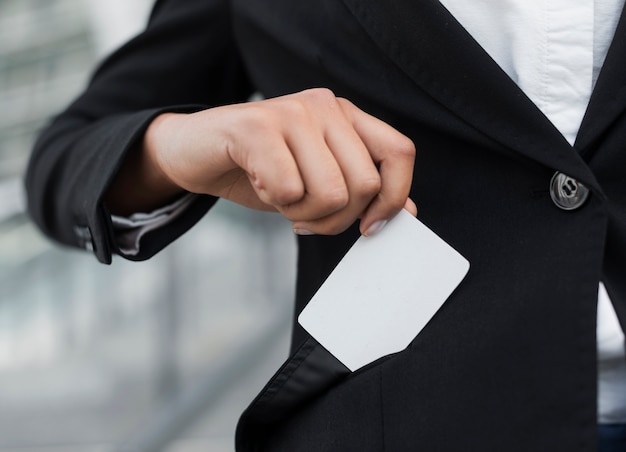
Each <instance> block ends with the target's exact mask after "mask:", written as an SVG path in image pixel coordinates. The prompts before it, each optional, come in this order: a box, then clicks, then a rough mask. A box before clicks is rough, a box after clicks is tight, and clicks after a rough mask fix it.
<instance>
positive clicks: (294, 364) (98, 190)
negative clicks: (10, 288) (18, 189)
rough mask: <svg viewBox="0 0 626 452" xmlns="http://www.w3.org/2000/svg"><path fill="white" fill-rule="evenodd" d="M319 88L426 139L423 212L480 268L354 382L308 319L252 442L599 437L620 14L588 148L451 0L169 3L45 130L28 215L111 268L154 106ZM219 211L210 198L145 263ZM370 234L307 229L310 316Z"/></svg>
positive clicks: (548, 441)
mask: <svg viewBox="0 0 626 452" xmlns="http://www.w3.org/2000/svg"><path fill="white" fill-rule="evenodd" d="M311 87H327V88H330V89H331V90H333V91H334V93H335V94H336V95H338V96H342V97H346V98H348V99H350V100H351V101H352V102H354V103H355V104H356V105H357V106H358V107H360V108H362V109H363V110H365V111H367V112H368V113H370V114H372V115H374V116H377V117H379V118H380V119H382V120H384V121H386V122H388V123H389V124H391V125H392V126H394V127H395V128H397V129H398V130H400V131H401V132H402V133H404V134H405V135H407V136H408V137H410V138H411V139H412V140H413V141H414V143H415V145H416V149H417V155H416V163H415V173H414V183H413V187H412V190H411V197H412V198H413V199H414V200H415V201H416V203H417V205H418V207H419V218H420V219H421V220H422V221H423V222H424V223H426V224H427V225H428V226H429V227H430V228H432V229H433V230H434V231H435V232H436V233H437V234H439V235H440V236H441V237H442V238H444V239H445V240H446V241H447V242H448V243H450V244H451V245H452V246H453V247H454V248H456V249H457V250H459V252H460V253H461V254H463V255H464V256H465V257H466V258H467V259H468V260H469V261H470V263H471V269H470V272H469V274H468V276H467V277H466V278H465V280H464V281H463V282H462V283H461V285H460V286H459V287H458V288H457V290H456V291H455V292H454V293H453V294H452V296H451V297H450V298H449V299H448V301H447V302H446V303H445V305H444V306H443V308H442V309H441V310H440V311H439V312H438V313H437V314H436V315H435V317H434V318H433V319H432V321H431V322H430V323H429V324H428V325H427V326H426V328H425V329H424V330H423V331H422V333H421V334H420V335H419V336H418V337H417V338H416V339H415V340H414V341H413V343H412V344H411V345H410V346H409V348H408V349H407V350H405V351H403V352H401V353H397V354H394V355H393V356H388V357H385V358H382V359H381V360H379V361H376V362H374V363H372V364H371V365H369V366H367V367H366V368H364V369H361V370H359V371H357V372H355V373H352V374H350V373H348V372H347V370H346V369H345V368H343V366H341V365H340V364H339V363H338V362H336V361H335V360H334V358H332V357H331V356H329V355H328V354H327V353H326V352H325V351H324V350H323V349H322V348H321V347H320V346H319V345H317V344H316V343H315V341H314V340H312V339H311V338H310V337H308V335H307V334H306V333H305V332H304V331H303V330H302V329H301V328H300V327H298V326H297V325H295V324H294V333H293V347H292V351H293V355H292V356H291V358H290V359H289V360H288V361H287V362H286V363H285V365H284V366H283V368H282V369H281V370H280V371H279V372H278V373H277V374H276V376H275V377H274V378H273V379H272V381H271V382H270V383H269V384H268V386H267V387H266V388H265V390H264V391H263V392H262V393H261V394H260V395H259V397H258V398H257V399H256V400H255V402H254V403H253V404H252V405H251V406H250V408H249V409H248V410H247V411H246V413H245V414H244V416H243V417H242V420H241V421H240V425H239V429H238V433H237V448H238V450H246V451H247V450H268V451H300V452H302V451H316V452H319V451H342V452H346V451H359V452H366V451H382V450H386V451H394V452H395V451H413V450H423V451H429V452H432V451H445V452H451V451H473V450H480V451H508V452H515V451H525V452H526V451H550V452H553V451H560V450H563V451H565V450H566V451H593V450H595V448H596V442H597V440H596V384H597V370H596V340H595V339H596V316H595V314H596V302H597V290H598V281H600V280H603V281H604V282H605V285H606V286H607V289H608V291H609V293H610V295H611V298H612V300H613V302H614V304H615V309H616V311H617V314H618V317H619V318H620V321H621V324H622V327H623V326H624V324H625V321H626V283H625V282H624V279H625V278H624V276H625V275H626V176H625V168H626V152H625V147H626V114H625V107H626V19H624V16H622V19H621V21H620V24H619V25H618V28H617V32H616V35H615V38H614V40H613V43H612V45H611V48H610V49H609V52H608V55H607V58H606V61H605V65H604V68H603V69H602V72H601V74H600V76H599V79H598V82H597V85H596V87H595V89H594V92H593V94H592V97H591V101H590V104H589V108H588V111H587V114H586V116H585V118H584V120H583V123H582V126H581V128H580V132H579V135H578V139H577V141H576V143H575V145H574V146H573V147H572V146H570V145H569V144H568V143H567V141H566V140H565V139H564V138H563V137H562V136H561V135H560V133H559V132H558V131H557V130H556V129H555V128H554V127H553V126H552V124H551V123H550V122H549V121H548V119H546V118H545V116H544V115H543V114H542V113H541V112H540V111H539V110H538V109H537V108H536V106H535V105H534V104H533V103H532V102H531V101H530V100H529V99H528V98H527V97H526V96H525V95H524V94H523V93H522V92H521V91H520V89H519V88H518V87H517V86H516V85H515V84H514V83H513V82H512V81H511V80H510V79H509V78H508V77H507V76H506V74H504V72H502V70H501V69H500V68H499V67H498V66H497V65H496V63H495V62H493V60H491V58H490V57H489V56H488V55H487V54H486V53H485V52H484V51H483V49H482V48H481V47H480V46H479V45H478V44H477V43H476V42H475V41H474V40H473V39H472V38H471V37H470V36H469V34H468V33H467V32H466V31H465V30H464V29H463V28H462V27H461V26H460V25H459V24H458V22H456V20H455V19H454V18H453V17H452V16H451V15H450V14H449V13H448V12H447V11H446V10H445V8H443V6H442V5H441V4H440V3H439V2H437V1H436V0H395V1H382V0H318V1H315V2H300V1H293V0H254V1H251V0H229V1H227V0H160V1H157V3H156V6H155V9H154V12H153V14H152V17H151V20H150V23H149V26H148V28H147V30H146V32H144V33H143V34H141V35H140V36H139V37H137V38H136V39H134V40H133V41H131V42H130V43H128V44H127V45H126V46H124V47H123V48H122V49H120V50H119V51H118V52H116V53H115V54H113V55H112V56H111V57H110V58H108V59H107V60H106V61H105V62H104V63H103V64H102V65H101V66H100V68H99V69H98V71H97V72H96V74H95V76H94V78H93V80H92V82H91V84H90V85H89V87H88V88H87V90H86V91H85V92H84V94H83V95H82V96H81V97H79V98H78V99H77V100H76V101H75V102H74V103H73V104H72V105H71V106H70V107H69V108H68V109H67V110H66V111H65V112H63V113H62V114H61V115H60V116H59V117H58V118H57V119H56V120H55V121H54V122H52V123H51V125H50V126H49V127H48V128H47V129H46V130H45V131H44V132H43V133H42V135H41V137H40V139H39V141H38V143H37V145H36V147H35V150H34V152H33V156H32V159H31V163H30V166H29V169H28V173H27V178H26V182H27V188H28V202H29V209H30V212H31V214H32V216H33V218H34V219H35V221H36V222H37V223H38V224H39V225H40V227H41V228H42V229H43V230H44V231H45V232H46V233H47V234H49V235H50V236H52V237H55V238H56V239H57V240H59V241H61V242H63V243H66V244H70V245H73V246H86V247H89V248H93V250H94V252H95V254H96V256H97V258H98V259H99V260H100V261H102V262H104V263H109V262H110V261H111V254H112V253H116V252H119V250H118V249H117V248H116V245H115V241H114V239H113V233H112V227H111V221H110V215H109V213H108V212H107V210H106V207H105V206H104V204H103V202H102V197H103V194H104V193H105V191H106V189H107V187H108V186H109V184H110V183H111V181H112V179H113V178H114V176H115V174H116V171H117V169H118V168H119V167H120V165H121V162H122V161H123V158H124V155H125V154H126V152H127V151H128V150H129V149H130V148H131V147H132V146H133V144H134V143H136V142H137V140H139V139H140V138H141V136H142V133H143V131H144V130H145V129H146V127H147V125H148V124H149V123H150V121H151V120H152V119H153V118H154V117H155V116H156V115H158V114H159V113H161V112H165V111H180V112H191V111H196V110H199V109H202V108H207V107H211V106H215V105H223V104H226V103H233V102H241V101H244V100H246V99H247V98H248V97H249V96H250V94H251V93H253V92H254V91H258V92H260V93H262V94H263V95H264V96H266V97H273V96H278V95H282V94H287V93H292V92H296V91H300V90H303V89H306V88H311ZM557 171H558V172H562V173H564V174H566V175H568V176H570V177H572V178H574V179H576V180H577V181H579V182H581V183H583V184H584V185H585V186H586V187H588V188H589V190H590V192H591V193H590V196H589V198H588V199H587V201H586V202H585V204H584V205H582V206H581V207H580V208H578V209H575V210H572V211H564V210H561V209H559V208H558V207H556V206H555V204H554V203H553V201H552V200H551V197H550V180H551V178H552V176H553V174H555V172H557ZM214 202H215V199H214V198H212V197H210V196H199V197H198V198H197V200H196V201H195V203H194V204H193V206H192V207H190V208H189V209H188V211H187V212H186V213H185V214H184V215H182V216H181V217H179V218H177V219H176V220H175V221H173V222H172V223H170V224H169V225H167V226H165V227H163V228H161V229H159V230H156V231H153V232H151V233H149V234H148V235H147V236H146V237H145V238H144V240H143V242H142V247H141V253H140V254H139V255H138V256H136V257H134V259H137V260H142V259H147V258H149V257H150V256H152V255H153V254H155V253H156V252H158V251H159V250H161V249H162V248H163V247H165V246H166V245H167V244H168V243H170V242H171V241H173V240H175V239H176V238H177V237H178V236H179V235H181V234H183V233H184V232H185V231H186V230H187V229H189V228H190V227H191V226H192V225H193V224H194V223H195V222H196V221H197V220H198V219H200V218H201V217H202V216H203V215H204V214H205V213H206V212H207V210H208V209H210V207H211V206H212V204H213V203H214ZM357 237H358V229H357V228H356V227H352V228H350V229H349V230H348V231H346V232H345V233H342V234H340V235H338V236H310V237H309V236H308V237H299V238H298V240H299V258H298V274H299V277H298V281H297V291H296V313H297V312H299V311H300V310H301V309H302V308H303V307H304V305H305V304H306V302H307V301H308V300H309V299H310V298H311V296H312V295H313V294H314V292H315V291H316V289H317V288H318V287H319V286H320V284H321V283H322V282H323V281H324V279H325V278H326V276H327V275H328V274H329V273H330V272H331V271H332V269H333V268H334V266H335V265H336V264H337V262H338V261H339V260H340V259H341V257H342V256H343V255H344V254H345V252H346V251H347V249H348V248H349V247H350V245H351V244H352V243H353V242H354V240H356V238H357ZM416 302H418V301H416Z"/></svg>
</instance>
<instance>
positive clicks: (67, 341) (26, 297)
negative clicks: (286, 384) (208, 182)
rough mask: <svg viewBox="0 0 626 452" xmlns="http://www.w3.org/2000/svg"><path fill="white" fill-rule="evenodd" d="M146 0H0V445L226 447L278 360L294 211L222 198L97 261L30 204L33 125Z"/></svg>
mask: <svg viewBox="0 0 626 452" xmlns="http://www.w3.org/2000/svg"><path fill="white" fill-rule="evenodd" d="M149 6H150V1H149V0H0V452H13V451H18V450H19V451H23V450H28V451H29V452H44V451H45V452H48V451H63V452H73V451H77V452H78V451H81V452H91V451H137V452H141V451H158V450H166V451H180V452H187V451H195V450H202V451H205V452H207V451H208V452H211V451H217V452H222V451H229V450H232V434H233V432H234V422H235V420H236V417H237V415H238V413H239V412H240V411H241V410H242V409H243V408H244V407H245V405H246V404H247V402H248V401H249V400H250V399H251V398H252V397H253V395H254V394H255V392H256V391H257V390H258V389H260V386H261V385H262V384H263V382H264V381H265V380H266V379H267V378H269V377H270V376H271V373H272V372H273V370H274V369H275V368H277V367H278V366H279V364H280V362H281V361H282V359H283V357H284V355H285V353H286V347H287V340H288V339H287V338H288V334H289V331H288V326H287V325H288V323H289V322H288V320H289V318H290V316H291V312H290V304H291V303H290V302H291V298H292V284H293V277H294V250H295V246H294V240H293V236H292V234H291V231H290V227H289V225H288V224H287V223H286V222H284V221H283V220H281V219H280V218H279V217H277V216H275V215H272V214H260V213H254V212H250V211H246V210H243V209H239V208H235V207H234V206H232V205H229V204H226V203H221V202H220V203H218V206H217V207H216V208H215V209H214V210H215V211H214V212H211V213H210V214H209V215H208V216H207V218H206V219H205V220H203V221H202V222H200V224H199V225H198V226H197V227H195V228H194V230H192V231H190V232H189V233H188V234H187V235H186V236H185V237H183V238H182V239H181V240H179V241H178V242H177V243H175V244H173V245H172V246H170V247H169V248H168V249H167V250H165V251H163V252H162V253H160V255H158V256H156V257H155V258H154V259H151V261H149V262H144V263H139V264H137V263H130V262H126V261H123V260H122V259H116V260H115V262H114V264H113V265H112V266H110V267H107V266H103V265H100V264H98V263H97V262H96V260H95V259H94V258H93V256H90V255H88V254H87V253H84V252H82V251H76V250H68V249H63V248H60V247H59V246H57V245H55V244H52V243H51V242H49V241H48V240H47V239H45V238H43V237H42V236H41V234H40V233H39V231H37V230H36V228H35V227H34V226H33V225H32V224H31V223H30V222H29V220H28V218H27V216H26V214H25V213H24V198H23V192H22V177H23V172H24V169H25V166H26V162H27V159H28V154H29V152H30V148H31V147H32V143H33V140H34V137H35V135H36V133H37V131H38V130H39V129H40V128H41V127H42V126H43V125H44V124H45V123H46V122H47V121H48V120H49V119H50V117H51V116H52V115H53V114H55V113H56V112H58V111H60V109H62V108H63V107H64V106H65V105H66V104H67V103H68V102H69V101H70V100H71V99H72V97H73V96H75V95H76V94H77V93H78V92H79V91H80V90H81V89H82V88H83V87H84V86H85V83H86V82H87V79H88V76H89V74H90V73H91V72H92V70H93V67H94V64H95V62H96V61H97V60H98V59H99V58H100V57H102V56H103V55H104V54H106V53H108V52H109V51H111V49H112V48H113V47H115V46H116V45H118V44H119V43H120V42H121V41H122V40H124V39H126V38H127V37H128V36H131V35H132V34H134V33H136V32H137V31H138V30H139V29H140V28H141V27H142V24H143V23H145V21H146V18H147V14H148V11H149Z"/></svg>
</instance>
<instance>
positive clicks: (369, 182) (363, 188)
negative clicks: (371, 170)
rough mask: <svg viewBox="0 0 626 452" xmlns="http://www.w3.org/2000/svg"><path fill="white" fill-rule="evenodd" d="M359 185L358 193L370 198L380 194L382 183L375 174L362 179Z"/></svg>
mask: <svg viewBox="0 0 626 452" xmlns="http://www.w3.org/2000/svg"><path fill="white" fill-rule="evenodd" d="M359 185H360V186H359V189H360V192H361V193H362V194H363V195H364V196H366V197H369V198H371V197H374V196H376V195H377V194H378V193H379V192H380V190H381V188H382V181H381V179H380V175H379V174H378V173H376V174H372V175H369V176H367V177H365V178H363V179H362V180H361V182H360V184H359Z"/></svg>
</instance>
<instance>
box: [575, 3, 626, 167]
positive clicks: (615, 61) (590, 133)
mask: <svg viewBox="0 0 626 452" xmlns="http://www.w3.org/2000/svg"><path fill="white" fill-rule="evenodd" d="M625 109H626V9H625V10H622V14H621V17H620V21H619V23H618V25H617V29H616V31H615V36H614V37H613V42H612V43H611V46H610V48H609V51H608V53H607V56H606V59H605V60H604V65H603V66H602V70H601V71H600V75H599V77H598V81H597V82H596V86H595V89H594V91H593V93H592V95H591V99H590V101H589V107H588V108H587V112H586V114H585V117H584V119H583V122H582V124H581V127H580V131H579V132H578V136H577V138H576V143H575V147H576V148H577V149H579V151H580V152H581V153H582V154H583V155H586V154H587V153H588V152H590V151H591V148H593V147H595V145H596V143H597V142H598V140H599V139H600V138H601V136H602V134H603V133H604V132H606V130H607V129H608V128H609V127H610V126H611V124H613V122H614V121H615V120H616V119H617V117H618V116H620V115H621V114H622V113H623V112H624V110H625Z"/></svg>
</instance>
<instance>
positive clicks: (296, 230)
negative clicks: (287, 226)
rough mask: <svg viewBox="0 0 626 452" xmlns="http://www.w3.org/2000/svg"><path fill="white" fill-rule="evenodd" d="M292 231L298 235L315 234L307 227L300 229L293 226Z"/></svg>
mask: <svg viewBox="0 0 626 452" xmlns="http://www.w3.org/2000/svg"><path fill="white" fill-rule="evenodd" d="M293 232H295V233H296V234H298V235H315V233H313V232H311V231H309V230H308V229H302V228H293Z"/></svg>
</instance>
